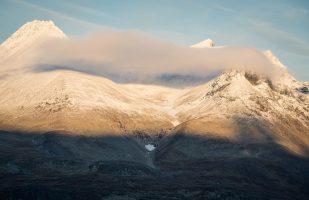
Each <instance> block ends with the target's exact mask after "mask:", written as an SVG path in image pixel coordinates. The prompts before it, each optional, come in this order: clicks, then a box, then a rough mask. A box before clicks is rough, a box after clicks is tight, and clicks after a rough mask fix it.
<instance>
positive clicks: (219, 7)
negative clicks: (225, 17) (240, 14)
mask: <svg viewBox="0 0 309 200" xmlns="http://www.w3.org/2000/svg"><path fill="white" fill-rule="evenodd" d="M213 7H214V8H216V9H218V10H221V11H224V12H226V13H231V14H236V13H237V11H236V10H234V9H232V8H228V7H226V6H223V5H221V4H215V5H214V6H213Z"/></svg>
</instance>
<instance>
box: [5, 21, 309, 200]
mask: <svg viewBox="0 0 309 200" xmlns="http://www.w3.org/2000/svg"><path fill="white" fill-rule="evenodd" d="M65 37H66V36H65V35H64V33H63V32H62V31H61V30H60V29H59V28H57V27H56V26H55V25H54V24H53V23H52V22H50V21H47V22H46V21H45V22H42V21H34V22H32V23H28V24H26V25H24V26H23V27H22V28H21V29H19V30H18V31H17V32H16V33H15V34H13V36H12V37H11V38H9V39H8V40H7V41H6V42H4V43H3V44H2V45H1V52H0V53H1V55H4V56H3V57H2V58H3V59H2V60H1V61H0V63H2V64H1V67H0V96H1V98H0V130H1V131H0V199H308V197H309V193H308V191H307V188H308V186H309V182H308V180H309V170H308V169H309V160H308V156H309V95H308V87H309V85H308V83H302V82H299V81H297V80H296V79H295V78H294V77H293V76H291V75H290V74H289V73H288V71H287V68H286V67H284V65H283V64H282V63H281V62H280V61H279V60H278V59H277V58H276V57H275V56H274V55H273V54H272V53H271V52H265V56H266V57H265V58H267V59H269V60H270V61H271V62H273V64H274V65H277V66H278V67H281V69H282V72H283V73H282V74H283V75H282V76H281V77H280V78H279V79H276V80H271V79H269V78H268V77H264V76H261V75H257V74H253V73H251V72H248V71H240V70H236V69H235V70H228V71H225V72H223V73H222V74H221V75H219V76H218V77H216V78H214V79H213V80H211V81H209V82H207V83H205V84H202V85H199V86H195V87H187V88H184V89H179V88H170V87H162V86H154V85H142V84H140V85H137V84H118V83H115V82H113V81H111V80H109V79H106V78H104V77H100V76H93V75H89V74H86V73H82V72H76V71H70V70H66V69H65V68H59V69H56V70H43V71H29V70H27V69H28V68H27V67H25V66H23V67H21V66H22V65H18V67H16V68H14V66H15V64H16V63H14V62H15V59H16V57H18V58H20V60H22V59H23V57H22V52H23V51H24V49H25V48H31V47H32V46H35V44H37V41H39V42H41V41H42V42H43V41H45V40H48V39H50V38H65ZM25 38H27V40H26V39H25ZM24 40H25V42H24ZM194 46H195V45H194ZM212 46H213V43H212V41H210V40H207V41H206V42H203V43H202V44H200V45H197V46H196V47H198V48H205V47H206V48H209V47H212ZM19 55H21V57H19ZM15 56H16V57H15ZM13 58H14V59H13ZM12 63H13V64H12ZM19 64H20V63H19ZM16 66H17V65H16ZM145 147H146V148H145ZM150 147H151V149H150ZM137 188H138V189H137Z"/></svg>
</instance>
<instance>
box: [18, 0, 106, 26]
mask: <svg viewBox="0 0 309 200" xmlns="http://www.w3.org/2000/svg"><path fill="white" fill-rule="evenodd" d="M13 2H15V3H16V4H19V5H21V6H27V7H28V8H30V9H33V10H36V11H40V12H44V14H48V15H50V16H52V17H55V18H60V19H62V20H65V21H67V22H70V23H74V24H77V25H80V26H83V27H86V28H92V29H102V28H106V27H105V26H102V25H100V24H96V23H93V22H89V21H86V20H82V19H79V18H75V17H72V16H69V15H67V14H65V13H62V12H59V11H55V10H52V9H49V8H45V7H43V6H40V5H37V4H34V3H30V2H27V1H21V0H13Z"/></svg>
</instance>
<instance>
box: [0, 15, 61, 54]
mask: <svg viewBox="0 0 309 200" xmlns="http://www.w3.org/2000/svg"><path fill="white" fill-rule="evenodd" d="M42 35H44V36H46V37H65V34H64V33H63V32H62V31H61V30H60V29H59V28H58V27H57V26H56V25H55V24H54V22H53V21H39V20H34V21H32V22H27V23H26V24H24V25H23V26H22V27H20V28H19V29H18V30H17V31H16V32H15V33H14V34H13V35H12V36H11V37H9V38H8V39H7V40H6V41H4V42H3V43H2V44H1V46H4V47H7V48H9V47H10V46H13V45H16V44H18V43H21V42H24V41H26V40H29V39H31V38H35V37H38V36H42Z"/></svg>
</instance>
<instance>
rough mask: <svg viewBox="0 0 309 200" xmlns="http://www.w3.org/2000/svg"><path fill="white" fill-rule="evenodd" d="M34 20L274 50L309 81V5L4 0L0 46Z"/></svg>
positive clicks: (241, 0)
mask: <svg viewBox="0 0 309 200" xmlns="http://www.w3.org/2000/svg"><path fill="white" fill-rule="evenodd" d="M34 19H39V20H53V21H54V23H55V24H56V25H57V26H58V27H59V28H60V29H61V30H63V31H64V32H65V33H66V34H67V35H70V36H78V37H82V36H85V35H87V34H89V33H91V32H94V31H97V30H101V29H103V30H104V29H106V28H112V29H116V30H137V31H142V32H145V33H147V34H149V35H152V36H154V37H157V38H159V39H161V40H164V41H169V42H173V43H177V44H181V45H192V44H195V43H197V42H199V41H202V40H204V39H207V38H211V39H212V40H213V41H214V42H215V44H216V45H241V46H248V47H255V48H257V49H259V50H268V49H270V50H271V51H272V52H273V53H274V54H275V55H276V56H277V57H278V58H279V59H280V60H281V61H282V62H283V64H285V65H286V66H287V67H288V68H289V70H290V71H291V73H292V74H294V75H295V76H296V78H298V79H299V80H303V81H309V20H308V19H309V1H307V0H293V1H291V0H267V1H261V0H235V1H230V0H212V1H210V0H156V1H155V0H153V1H150V0H131V1H121V0H109V1H107V0H92V1H91V0H88V1H85V0H53V1H48V0H46V1H35V0H24V1H22V0H0V42H3V41H4V40H5V39H6V38H8V37H9V36H10V35H11V34H12V33H14V32H15V31H16V30H17V29H18V28H19V27H20V26H22V25H23V24H24V23H26V22H28V21H32V20H34Z"/></svg>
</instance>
